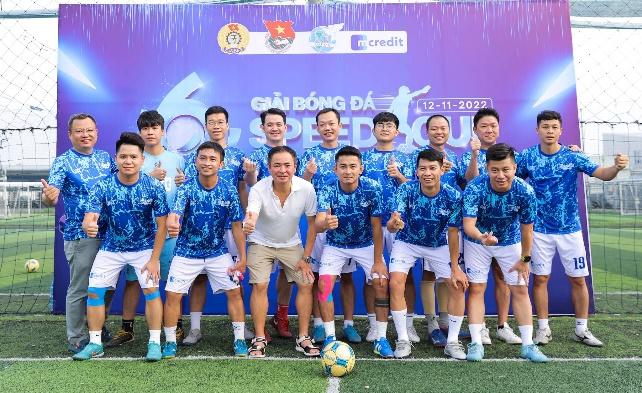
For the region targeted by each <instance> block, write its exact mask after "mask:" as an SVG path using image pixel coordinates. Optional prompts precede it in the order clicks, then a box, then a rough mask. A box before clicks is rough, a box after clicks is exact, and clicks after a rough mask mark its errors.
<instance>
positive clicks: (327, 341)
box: [321, 335, 337, 350]
mask: <svg viewBox="0 0 642 393" xmlns="http://www.w3.org/2000/svg"><path fill="white" fill-rule="evenodd" d="M335 341H337V338H336V337H335V336H333V335H329V336H326V338H325V340H324V341H323V348H325V347H326V346H328V344H330V343H333V342H335ZM323 348H321V350H323Z"/></svg>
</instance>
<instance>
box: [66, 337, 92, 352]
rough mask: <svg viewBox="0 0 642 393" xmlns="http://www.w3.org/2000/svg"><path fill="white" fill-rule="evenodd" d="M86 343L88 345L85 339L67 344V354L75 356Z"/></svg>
mask: <svg viewBox="0 0 642 393" xmlns="http://www.w3.org/2000/svg"><path fill="white" fill-rule="evenodd" d="M88 343H89V340H87V339H86V338H85V339H82V340H80V341H78V342H76V343H73V342H69V343H68V344H67V349H68V350H69V352H71V353H74V354H76V353H78V352H80V351H82V350H83V349H84V348H85V346H87V344H88Z"/></svg>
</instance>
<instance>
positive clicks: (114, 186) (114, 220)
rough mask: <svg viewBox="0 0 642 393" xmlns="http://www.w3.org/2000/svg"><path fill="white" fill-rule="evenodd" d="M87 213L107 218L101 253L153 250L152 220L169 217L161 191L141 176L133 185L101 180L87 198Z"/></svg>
mask: <svg viewBox="0 0 642 393" xmlns="http://www.w3.org/2000/svg"><path fill="white" fill-rule="evenodd" d="M86 211H87V212H92V213H100V214H101V215H105V216H106V218H107V222H108V225H107V233H106V234H105V241H103V244H102V246H101V247H100V249H101V250H104V251H111V252H128V251H141V250H148V249H150V248H153V247H154V237H155V236H156V219H155V217H162V216H166V215H167V214H168V213H169V208H168V206H167V198H166V196H165V188H163V185H162V184H161V183H160V182H159V181H158V180H156V179H154V178H153V177H151V176H149V175H147V174H145V173H142V172H141V174H140V179H138V181H137V182H136V183H135V184H132V185H125V184H123V183H121V182H120V180H118V175H117V174H113V175H111V176H109V177H107V178H105V179H103V180H101V181H100V182H99V183H98V184H96V186H95V187H94V188H92V190H91V193H90V194H89V200H88V201H87V208H86Z"/></svg>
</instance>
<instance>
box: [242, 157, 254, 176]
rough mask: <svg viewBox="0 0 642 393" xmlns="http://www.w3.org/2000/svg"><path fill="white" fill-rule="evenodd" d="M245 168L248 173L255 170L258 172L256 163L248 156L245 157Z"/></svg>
mask: <svg viewBox="0 0 642 393" xmlns="http://www.w3.org/2000/svg"><path fill="white" fill-rule="evenodd" d="M243 170H244V171H245V172H247V173H250V174H253V173H254V172H256V163H255V162H252V161H250V160H249V159H248V158H244V159H243Z"/></svg>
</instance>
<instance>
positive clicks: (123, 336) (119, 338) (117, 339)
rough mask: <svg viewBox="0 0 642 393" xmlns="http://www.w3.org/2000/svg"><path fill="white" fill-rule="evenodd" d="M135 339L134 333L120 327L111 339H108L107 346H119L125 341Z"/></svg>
mask: <svg viewBox="0 0 642 393" xmlns="http://www.w3.org/2000/svg"><path fill="white" fill-rule="evenodd" d="M132 341H134V333H132V332H128V331H126V330H123V329H120V330H119V331H117V332H116V335H115V336H114V337H112V339H111V340H109V341H107V343H106V344H105V348H114V347H119V346H121V345H123V344H125V343H128V342H132Z"/></svg>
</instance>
